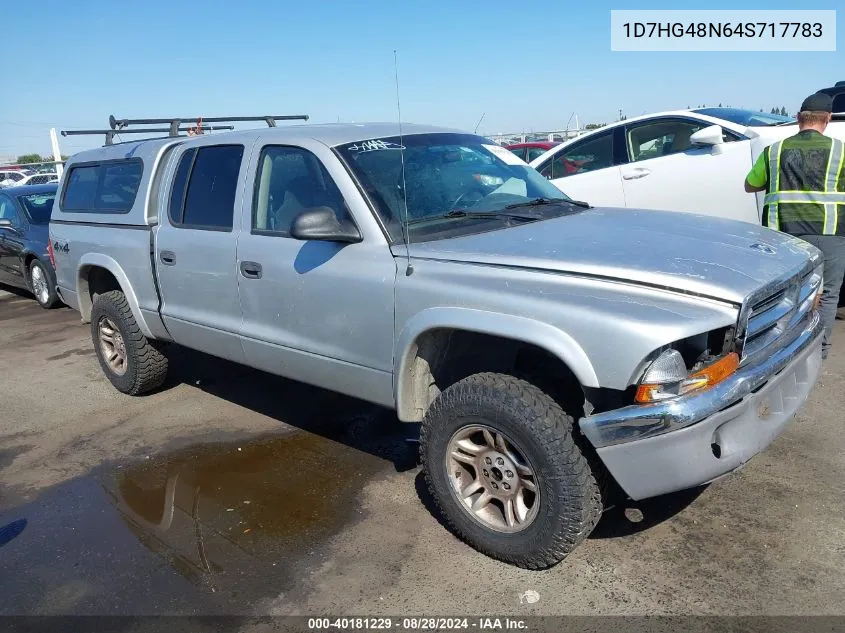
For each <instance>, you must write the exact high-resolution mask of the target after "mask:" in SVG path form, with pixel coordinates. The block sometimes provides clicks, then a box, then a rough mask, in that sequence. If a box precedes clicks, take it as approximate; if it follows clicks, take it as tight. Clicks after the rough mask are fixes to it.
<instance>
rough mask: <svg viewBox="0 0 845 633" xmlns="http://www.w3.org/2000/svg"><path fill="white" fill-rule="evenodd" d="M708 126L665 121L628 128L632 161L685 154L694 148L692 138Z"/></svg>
mask: <svg viewBox="0 0 845 633" xmlns="http://www.w3.org/2000/svg"><path fill="white" fill-rule="evenodd" d="M705 127H707V126H706V124H704V123H697V122H694V121H682V120H679V119H663V120H657V121H651V122H649V123H643V124H641V125H635V126H632V127H630V128H628V131H627V135H626V136H627V139H628V153H629V156H630V158H631V160H632V161H640V160H648V159H650V158H658V157H660V156H669V155H670V154H677V153H679V152H685V151H687V150H688V149H690V148H692V147H693V144H692V143H691V142H690V137H691V136H692V135H693V134H694V133H696V132H698V131H699V130H701V129H704V128H705Z"/></svg>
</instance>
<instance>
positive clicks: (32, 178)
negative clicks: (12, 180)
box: [16, 172, 59, 187]
mask: <svg viewBox="0 0 845 633" xmlns="http://www.w3.org/2000/svg"><path fill="white" fill-rule="evenodd" d="M51 182H59V175H58V174H57V173H55V172H46V173H36V174H31V175H29V176H24V177H23V179H21V180H19V181H18V182H17V183H16V186H17V187H23V186H24V185H46V184H48V183H51Z"/></svg>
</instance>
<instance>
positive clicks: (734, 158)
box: [531, 110, 845, 224]
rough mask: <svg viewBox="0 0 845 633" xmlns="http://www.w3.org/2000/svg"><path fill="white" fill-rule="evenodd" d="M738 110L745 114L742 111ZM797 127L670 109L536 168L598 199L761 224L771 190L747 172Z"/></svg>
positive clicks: (836, 132) (835, 126) (555, 152)
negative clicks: (752, 187) (753, 183)
mask: <svg viewBox="0 0 845 633" xmlns="http://www.w3.org/2000/svg"><path fill="white" fill-rule="evenodd" d="M759 114H760V113H754V112H751V113H749V115H748V116H749V117H751V116H758V115H759ZM731 116H732V117H733V118H737V117H736V114H735V111H734V112H733V114H731ZM797 132H798V126H797V124H789V123H783V124H773V125H765V126H757V125H754V126H748V125H746V124H739V123H734V122H732V121H730V120H728V119H722V118H716V117H715V116H711V115H708V114H701V113H699V112H695V111H690V110H683V111H678V112H662V113H658V114H649V115H645V116H640V117H634V118H631V119H627V120H625V121H619V122H616V123H613V124H611V125H608V126H606V127H603V128H600V129H598V130H596V131H593V132H589V133H587V134H584V135H582V136H579V137H577V138H575V139H573V140H571V141H567V142H565V143H562V144H561V145H558V146H557V147H554V148H552V149H551V150H549V151H548V152H546V153H545V154H543V155H542V156H540V157H539V158H536V159H534V160H533V161H531V166H532V167H534V168H535V169H537V170H538V171H539V172H540V173H541V174H543V175H544V176H545V177H546V178H548V179H549V180H551V181H552V183H553V184H554V185H555V186H556V187H558V188H559V189H560V190H561V191H563V192H565V193H566V194H567V195H569V196H571V197H573V198H577V199H579V200H586V201H587V202H589V203H591V204H595V205H604V206H612V207H632V208H648V209H661V210H666V211H688V212H691V213H701V214H705V215H715V216H719V217H725V218H731V219H734V220H742V221H744V222H751V223H754V224H759V223H760V222H761V218H762V212H763V199H764V197H765V196H764V194H762V193H759V194H757V195H751V194H748V193H746V192H745V189H744V188H743V182H744V181H745V176H746V174H747V173H748V172H749V170H750V169H751V166H752V165H753V164H754V161H755V160H756V159H757V157H758V156H759V155H760V153H761V152H762V151H763V149H764V148H765V147H766V146H768V145H771V144H772V143H774V142H775V141H777V140H780V139H782V138H786V137H787V136H792V135H793V134H795V133H797ZM827 133H828V134H829V135H832V136H835V137H837V138H841V139H843V140H845V121H834V122H833V123H831V124H830V126H828V132H827Z"/></svg>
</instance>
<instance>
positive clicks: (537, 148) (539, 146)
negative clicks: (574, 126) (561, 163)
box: [505, 141, 560, 163]
mask: <svg viewBox="0 0 845 633" xmlns="http://www.w3.org/2000/svg"><path fill="white" fill-rule="evenodd" d="M556 145H560V141H532V142H530V143H514V144H513V145H505V148H506V149H509V150H510V151H512V152H513V153H514V154H516V155H517V156H519V157H520V158H521V159H522V160H524V161H525V162H526V163H530V162H531V161H532V160H534V159H535V158H537V157H538V156H539V155H540V154H544V153H545V152H547V151H548V150H550V149H551V148H553V147H555V146H556Z"/></svg>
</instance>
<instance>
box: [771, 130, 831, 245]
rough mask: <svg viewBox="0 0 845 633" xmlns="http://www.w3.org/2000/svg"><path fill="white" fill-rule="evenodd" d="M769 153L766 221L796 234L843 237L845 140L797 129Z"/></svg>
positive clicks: (774, 227)
mask: <svg viewBox="0 0 845 633" xmlns="http://www.w3.org/2000/svg"><path fill="white" fill-rule="evenodd" d="M765 151H766V160H767V162H768V164H769V182H768V186H767V191H766V197H765V200H764V210H763V219H764V224H765V225H766V226H768V227H770V228H773V229H777V230H779V231H783V232H784V233H790V234H792V235H842V236H845V216H843V217H842V218H841V220H842V221H840V215H841V214H845V169H843V167H844V166H845V143H843V142H842V141H840V140H838V139H834V138H830V137H828V136H824V135H823V134H819V133H817V132H809V133H808V132H799V133H798V134H796V135H795V136H792V137H790V138H787V139H784V140H782V141H778V142H777V143H774V144H773V145H771V146H770V147H768V148H766V150H765Z"/></svg>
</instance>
